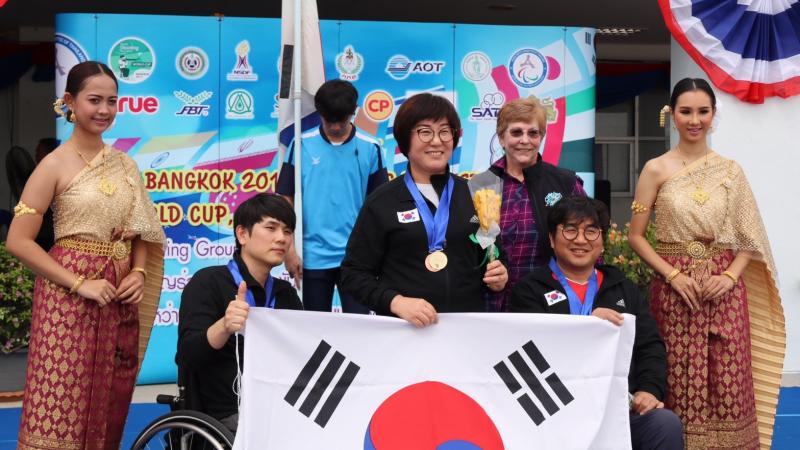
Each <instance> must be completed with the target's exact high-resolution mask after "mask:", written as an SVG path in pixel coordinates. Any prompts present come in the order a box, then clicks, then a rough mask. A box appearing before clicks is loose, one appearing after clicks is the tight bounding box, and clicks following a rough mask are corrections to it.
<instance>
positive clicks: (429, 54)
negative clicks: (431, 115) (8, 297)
mask: <svg viewBox="0 0 800 450" xmlns="http://www.w3.org/2000/svg"><path fill="white" fill-rule="evenodd" d="M320 29H321V35H322V41H323V42H322V43H323V53H324V55H325V67H326V69H325V70H326V77H327V79H333V78H342V79H345V80H349V81H351V82H353V83H354V84H355V86H356V88H357V89H358V90H359V93H360V97H359V110H358V111H357V113H356V117H355V123H356V125H357V126H358V127H360V128H361V129H362V130H363V131H364V132H366V133H368V134H371V135H373V136H375V137H376V138H377V139H378V140H379V141H380V142H381V143H382V144H383V146H384V152H385V159H384V161H386V165H387V168H388V169H389V171H390V174H391V175H397V174H400V173H402V172H403V171H404V170H405V167H406V165H407V160H406V159H405V157H403V155H402V154H400V152H399V150H397V148H396V143H395V141H394V137H393V135H392V125H393V120H394V116H395V114H396V112H397V108H398V107H399V106H400V105H401V104H402V102H403V101H404V100H405V99H406V98H407V97H408V96H410V95H413V94H415V93H418V92H423V91H426V92H433V93H436V94H439V95H443V96H446V97H447V98H449V99H450V100H451V101H453V103H454V104H455V105H456V108H457V110H458V112H459V114H460V116H461V120H462V126H463V139H462V140H461V142H460V144H459V147H458V148H457V149H456V151H455V152H454V156H453V160H452V163H451V169H452V170H453V171H454V172H457V173H459V174H462V175H464V176H470V175H471V174H473V173H475V172H479V171H482V170H485V169H486V168H487V167H488V165H489V163H490V162H492V161H495V160H496V159H497V158H499V157H500V156H502V149H501V148H499V145H498V144H497V140H496V137H495V136H494V127H495V118H496V116H497V112H498V111H499V108H500V106H501V105H502V103H503V102H504V101H506V100H508V99H512V98H517V97H519V96H527V95H530V94H535V95H537V96H539V97H540V98H541V99H542V100H543V101H544V102H545V104H546V105H548V128H547V138H546V140H545V143H544V144H543V145H542V150H543V156H544V158H545V160H547V161H550V162H553V163H558V164H560V165H562V166H565V167H568V168H570V169H573V170H576V171H577V172H579V174H580V175H581V176H582V177H583V178H584V180H585V181H586V185H587V188H588V189H587V190H588V191H589V192H590V193H591V190H592V189H591V188H592V185H593V180H594V175H593V173H592V167H593V162H592V150H593V137H594V83H595V75H594V68H595V66H594V49H593V40H594V30H593V29H587V28H563V27H545V28H543V27H511V26H508V27H504V26H483V25H454V24H430V23H393V22H358V21H321V22H320ZM375 36H381V39H379V40H378V39H375ZM55 44H56V58H57V63H56V89H57V91H56V95H57V96H61V95H63V91H64V85H65V82H66V75H67V73H68V71H69V69H70V68H71V67H72V66H73V65H74V64H76V63H78V62H81V61H86V60H99V61H102V62H104V63H106V64H108V65H109V67H111V68H112V70H113V71H114V73H115V74H116V75H117V78H118V79H119V82H120V89H119V95H120V97H119V103H118V108H119V113H118V116H117V120H116V121H115V123H114V125H113V126H112V128H111V129H109V130H108V131H107V132H106V134H105V135H104V136H105V138H106V140H107V142H108V143H110V144H112V145H114V146H115V147H116V148H118V149H119V150H121V151H125V152H127V153H128V154H129V155H130V156H131V157H132V158H133V159H134V160H135V161H136V162H137V163H138V165H139V168H140V170H141V171H142V177H143V180H144V183H145V185H146V187H147V189H148V190H149V191H150V193H151V195H152V197H153V200H154V201H155V202H156V204H157V206H158V209H159V214H160V217H161V221H162V223H163V225H164V226H165V229H166V232H167V237H168V242H167V246H166V261H165V275H164V280H163V293H162V297H161V304H160V307H159V310H158V314H157V316H156V320H155V323H154V328H153V333H152V338H151V342H150V346H149V348H148V352H147V356H146V357H145V361H144V364H143V367H142V373H141V376H140V382H143V383H155V382H166V381H172V380H174V379H175V374H176V370H175V366H174V362H173V359H174V353H175V347H176V343H177V321H178V308H179V306H180V294H181V291H182V290H183V287H184V286H185V285H186V283H187V282H188V281H189V279H190V278H191V276H192V274H193V273H194V272H196V271H197V270H199V269H200V268H202V267H205V266H208V265H216V264H224V263H225V262H226V261H227V260H228V259H229V258H230V256H231V254H232V253H233V249H234V241H233V234H232V219H233V216H232V212H233V211H234V210H235V208H236V206H237V205H238V204H240V203H241V202H242V201H244V200H246V199H247V198H249V197H251V196H252V195H254V194H255V193H257V192H270V191H273V190H274V187H275V183H276V181H277V174H278V169H279V165H280V162H281V161H282V155H279V154H278V153H279V152H278V143H277V135H276V132H277V117H278V114H277V91H278V70H279V54H280V20H279V19H258V18H232V17H225V18H217V17H181V16H145V15H112V14H60V15H57V17H56V37H55ZM56 120H57V133H58V138H59V139H62V140H63V139H66V138H67V137H68V136H69V134H70V133H71V131H72V125H70V124H68V123H67V122H66V121H65V120H64V119H62V118H58V119H56ZM273 274H274V275H276V276H279V277H282V278H288V274H287V273H286V272H285V271H284V270H283V268H282V267H281V268H276V269H275V270H274V271H273ZM336 308H337V306H336V304H335V306H334V309H336Z"/></svg>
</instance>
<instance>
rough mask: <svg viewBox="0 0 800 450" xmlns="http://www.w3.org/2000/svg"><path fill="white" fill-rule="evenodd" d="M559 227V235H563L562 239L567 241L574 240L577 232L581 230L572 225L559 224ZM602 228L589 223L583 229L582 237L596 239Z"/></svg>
mask: <svg viewBox="0 0 800 450" xmlns="http://www.w3.org/2000/svg"><path fill="white" fill-rule="evenodd" d="M559 226H560V227H561V235H562V236H564V239H566V240H568V241H574V240H575V239H577V238H578V232H580V231H581V229H580V228H578V227H576V226H574V225H559ZM601 233H602V230H601V229H600V227H596V226H594V225H589V226H587V227H586V228H584V229H583V238H584V239H586V240H587V241H590V242H591V241H596V240H597V238H599V237H600V234H601Z"/></svg>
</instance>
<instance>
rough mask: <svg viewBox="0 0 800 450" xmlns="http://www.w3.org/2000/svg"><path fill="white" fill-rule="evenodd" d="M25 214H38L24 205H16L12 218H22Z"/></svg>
mask: <svg viewBox="0 0 800 450" xmlns="http://www.w3.org/2000/svg"><path fill="white" fill-rule="evenodd" d="M25 214H39V211H36V210H35V209H33V208H31V207H30V206H28V205H26V204H25V203H22V202H19V203H17V206H15V207H14V218H17V217H20V216H24V215H25Z"/></svg>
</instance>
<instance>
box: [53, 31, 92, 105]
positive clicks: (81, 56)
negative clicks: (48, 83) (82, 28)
mask: <svg viewBox="0 0 800 450" xmlns="http://www.w3.org/2000/svg"><path fill="white" fill-rule="evenodd" d="M55 44H56V94H58V96H59V97H61V96H62V95H63V94H64V88H65V87H66V85H67V74H68V73H69V70H70V69H72V67H73V66H74V65H76V64H78V63H82V62H84V61H88V60H89V55H88V54H87V53H86V50H84V49H83V47H81V45H80V44H79V43H78V41H76V40H75V39H73V38H71V37H69V36H67V35H66V34H63V33H56V36H55Z"/></svg>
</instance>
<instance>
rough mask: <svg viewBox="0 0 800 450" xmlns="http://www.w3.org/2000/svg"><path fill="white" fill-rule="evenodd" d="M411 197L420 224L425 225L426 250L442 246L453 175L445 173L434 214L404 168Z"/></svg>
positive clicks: (404, 178) (433, 249)
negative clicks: (445, 177) (445, 182)
mask: <svg viewBox="0 0 800 450" xmlns="http://www.w3.org/2000/svg"><path fill="white" fill-rule="evenodd" d="M403 181H405V183H406V187H407V188H408V191H409V192H410V193H411V197H413V198H414V203H415V204H416V205H417V211H419V215H420V217H421V218H422V224H423V225H425V232H426V233H427V234H428V251H429V252H435V251H437V250H441V249H443V248H444V240H445V235H446V234H447V223H448V222H449V221H450V197H451V196H452V195H453V185H454V183H453V177H452V176H450V174H447V184H446V185H445V187H444V192H442V198H440V199H439V207H438V208H436V215H435V216H434V215H433V214H432V213H431V209H430V208H428V204H427V203H426V202H425V199H424V198H423V197H422V194H421V193H420V192H419V188H417V185H416V184H414V180H413V179H412V178H411V174H410V173H409V171H408V170H406V174H405V176H404V177H403Z"/></svg>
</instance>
